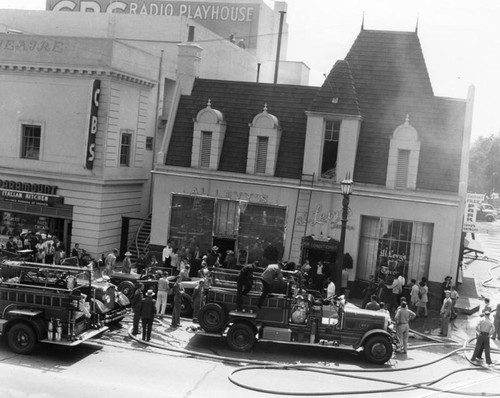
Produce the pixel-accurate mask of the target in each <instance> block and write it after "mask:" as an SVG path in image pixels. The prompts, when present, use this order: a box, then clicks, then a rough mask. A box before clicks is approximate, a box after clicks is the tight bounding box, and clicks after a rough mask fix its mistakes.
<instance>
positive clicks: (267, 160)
mask: <svg viewBox="0 0 500 398" xmlns="http://www.w3.org/2000/svg"><path fill="white" fill-rule="evenodd" d="M249 126H250V135H249V137H248V156H247V173H248V174H263V175H266V176H273V175H274V171H275V169H276V162H277V159H278V152H279V147H280V141H281V127H280V124H279V120H278V118H277V117H276V116H274V115H272V114H271V113H269V112H267V104H266V105H264V110H263V111H262V112H261V113H259V114H258V115H256V116H255V117H254V118H253V120H252V123H250V125H249Z"/></svg>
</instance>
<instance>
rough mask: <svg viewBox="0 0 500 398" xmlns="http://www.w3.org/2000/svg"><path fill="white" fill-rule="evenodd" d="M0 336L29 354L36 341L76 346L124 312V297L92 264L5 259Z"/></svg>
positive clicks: (0, 284) (0, 289)
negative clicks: (98, 275) (96, 275)
mask: <svg viewBox="0 0 500 398" xmlns="http://www.w3.org/2000/svg"><path fill="white" fill-rule="evenodd" d="M0 276H1V278H0V335H6V336H7V342H8V345H9V347H10V348H11V350H12V351H14V352H16V353H18V354H29V353H31V352H32V351H33V350H34V348H35V347H36V345H37V343H38V342H42V343H50V344H58V345H65V346H75V345H77V344H80V343H81V342H83V341H85V340H87V339H89V338H91V337H94V336H96V335H98V334H100V333H102V332H104V331H105V330H107V329H108V327H107V326H106V325H107V324H110V323H113V322H119V321H120V320H122V319H123V318H124V317H125V315H126V313H127V305H128V304H129V301H128V299H127V298H126V297H125V296H124V295H121V293H120V292H118V291H117V289H116V287H115V286H114V285H112V284H111V283H109V282H107V281H104V280H101V281H99V280H93V278H92V266H90V267H85V268H81V267H71V266H60V265H49V264H39V263H28V262H23V261H4V262H2V263H1V265H0Z"/></svg>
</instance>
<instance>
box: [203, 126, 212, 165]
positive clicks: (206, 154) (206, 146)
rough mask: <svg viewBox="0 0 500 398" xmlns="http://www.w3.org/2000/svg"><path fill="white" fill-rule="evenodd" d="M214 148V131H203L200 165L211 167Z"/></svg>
mask: <svg viewBox="0 0 500 398" xmlns="http://www.w3.org/2000/svg"><path fill="white" fill-rule="evenodd" d="M211 149H212V133H211V132H207V131H202V132H201V148H200V151H201V153H200V167H203V168H209V167H210V151H211Z"/></svg>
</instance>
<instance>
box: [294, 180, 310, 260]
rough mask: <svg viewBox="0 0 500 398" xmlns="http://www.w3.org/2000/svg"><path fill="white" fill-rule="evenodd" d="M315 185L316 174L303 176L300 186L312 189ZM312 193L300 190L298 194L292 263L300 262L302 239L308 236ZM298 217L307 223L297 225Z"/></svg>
mask: <svg viewBox="0 0 500 398" xmlns="http://www.w3.org/2000/svg"><path fill="white" fill-rule="evenodd" d="M313 185H314V174H302V177H301V178H300V186H304V187H312V186H313ZM311 196H312V191H311V190H310V189H300V188H299V190H298V192H297V211H296V213H295V220H294V223H293V227H292V242H291V245H290V254H289V260H290V261H296V262H298V261H300V248H301V244H302V238H303V237H304V236H306V231H307V224H308V222H309V211H310V208H311ZM297 216H299V217H302V218H303V219H304V221H305V222H301V223H299V224H297Z"/></svg>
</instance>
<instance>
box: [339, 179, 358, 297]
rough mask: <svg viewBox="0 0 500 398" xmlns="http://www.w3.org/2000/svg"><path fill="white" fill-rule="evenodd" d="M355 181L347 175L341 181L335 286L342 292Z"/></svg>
mask: <svg viewBox="0 0 500 398" xmlns="http://www.w3.org/2000/svg"><path fill="white" fill-rule="evenodd" d="M353 185H354V181H353V180H351V179H350V178H349V177H348V176H347V175H346V178H345V179H344V180H342V182H341V183H340V190H341V192H342V219H341V220H340V221H341V222H342V225H341V229H340V243H339V250H338V254H337V267H336V273H335V275H336V278H335V286H336V288H337V291H338V292H340V289H341V286H342V269H343V268H344V245H345V231H346V226H347V213H348V211H349V196H350V195H351V194H352V187H353Z"/></svg>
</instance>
